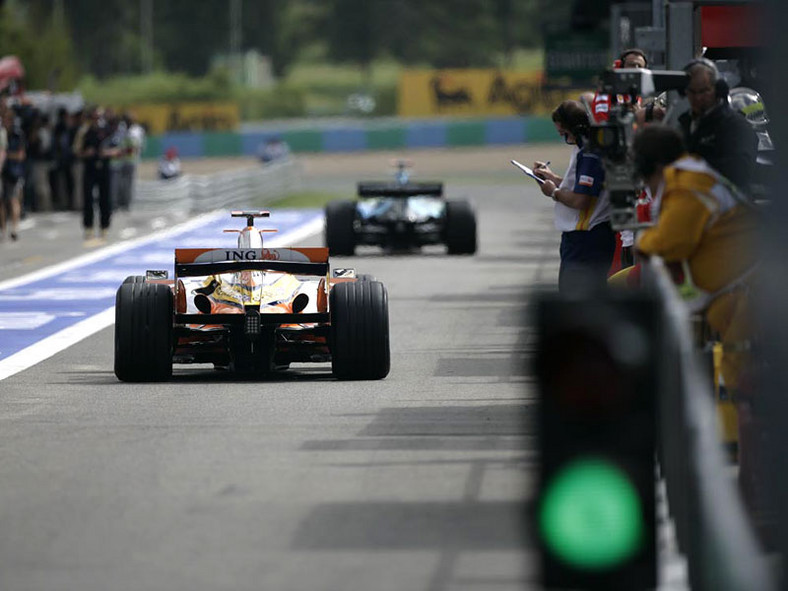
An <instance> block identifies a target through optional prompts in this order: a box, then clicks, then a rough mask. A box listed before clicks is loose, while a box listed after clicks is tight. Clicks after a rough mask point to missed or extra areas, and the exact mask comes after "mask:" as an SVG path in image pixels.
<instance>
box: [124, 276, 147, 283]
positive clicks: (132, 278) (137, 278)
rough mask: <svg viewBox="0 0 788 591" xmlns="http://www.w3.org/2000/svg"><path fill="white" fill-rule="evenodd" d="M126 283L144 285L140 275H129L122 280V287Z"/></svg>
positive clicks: (142, 277) (143, 278)
mask: <svg viewBox="0 0 788 591" xmlns="http://www.w3.org/2000/svg"><path fill="white" fill-rule="evenodd" d="M127 283H145V277H144V276H142V275H129V276H128V277H126V278H125V279H124V280H123V285H126V284H127Z"/></svg>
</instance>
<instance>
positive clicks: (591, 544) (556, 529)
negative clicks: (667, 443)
mask: <svg viewBox="0 0 788 591" xmlns="http://www.w3.org/2000/svg"><path fill="white" fill-rule="evenodd" d="M644 529H645V528H644V524H643V517H642V512H641V504H640V499H639V497H638V494H637V491H636V490H635V487H634V486H633V485H632V483H631V482H630V480H629V478H628V477H627V475H626V474H625V473H624V472H623V471H622V470H621V469H620V468H619V467H618V466H616V465H615V464H613V463H611V462H609V461H606V460H604V459H601V458H597V457H586V458H583V459H580V460H576V461H574V462H573V463H571V464H569V465H568V466H566V467H565V468H563V469H562V470H560V471H559V472H558V473H557V474H556V475H555V477H554V478H553V479H552V481H551V482H549V483H548V484H547V486H546V488H545V490H544V494H543V496H542V502H541V506H540V511H539V531H540V534H541V538H542V540H543V541H544V542H545V544H546V545H547V546H548V548H549V549H550V551H551V552H552V553H553V554H554V555H555V556H556V557H557V558H558V559H559V560H561V561H562V562H565V563H567V564H569V565H572V566H574V567H577V568H582V569H586V570H590V571H600V570H605V569H608V568H612V567H615V566H617V565H619V564H621V563H622V562H624V561H626V560H627V559H629V558H631V557H632V556H633V555H634V554H636V553H637V552H638V551H639V550H640V549H641V547H642V545H643V541H644Z"/></svg>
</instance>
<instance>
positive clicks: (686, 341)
mask: <svg viewBox="0 0 788 591" xmlns="http://www.w3.org/2000/svg"><path fill="white" fill-rule="evenodd" d="M644 277H645V279H646V281H647V284H648V285H649V287H651V288H652V289H655V290H656V291H657V293H659V296H660V300H661V301H662V303H663V310H662V315H663V318H662V327H663V335H662V337H663V339H664V347H663V348H662V350H663V354H662V356H661V359H660V363H661V368H660V376H661V379H662V383H661V384H660V396H659V403H658V405H659V407H658V413H659V420H658V425H659V427H658V428H659V445H658V461H659V467H660V472H661V475H662V477H663V478H664V480H665V485H666V489H667V498H668V504H669V508H670V514H671V516H672V517H673V519H674V522H675V526H676V537H677V539H678V545H679V549H680V550H681V552H682V553H683V554H684V556H686V558H687V565H688V569H689V583H690V586H691V588H692V589H695V590H700V591H705V590H709V591H711V590H714V591H726V590H730V591H739V590H741V589H749V590H753V591H754V590H758V591H767V590H769V591H770V590H772V589H776V588H777V584H776V582H775V577H774V574H773V573H772V572H771V571H770V570H769V567H768V564H767V561H766V559H765V557H764V555H763V553H762V551H761V549H760V547H759V544H758V542H757V541H756V538H755V534H754V532H753V528H752V526H751V525H750V523H749V521H748V518H747V516H746V513H745V509H744V505H743V503H742V500H741V497H740V496H739V493H738V490H737V488H736V486H735V482H734V479H733V478H732V476H731V475H730V471H729V470H728V468H727V465H726V460H725V457H724V454H723V450H722V446H721V443H720V440H719V437H718V434H717V427H716V422H715V421H716V413H715V409H714V402H713V397H712V392H713V389H712V384H711V380H710V378H711V376H710V375H708V369H707V367H708V366H707V364H706V363H704V362H703V361H702V360H701V359H700V355H699V353H698V351H697V349H696V347H695V346H694V341H693V338H692V334H691V326H692V325H691V318H690V314H689V312H688V310H687V308H686V306H685V305H684V303H683V302H682V301H681V299H680V298H679V296H678V294H677V292H676V289H675V286H674V284H673V282H672V281H671V279H670V276H669V274H668V272H667V270H666V268H665V265H664V263H663V262H662V261H661V260H660V259H658V258H654V259H652V260H651V263H650V264H649V265H648V266H647V271H646V272H645V273H644Z"/></svg>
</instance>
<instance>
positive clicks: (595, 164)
mask: <svg viewBox="0 0 788 591" xmlns="http://www.w3.org/2000/svg"><path fill="white" fill-rule="evenodd" d="M552 119H553V123H554V124H555V128H556V131H558V133H559V134H560V135H561V136H562V137H563V138H564V141H565V142H566V143H567V144H570V145H573V146H574V148H573V150H572V157H571V160H570V163H569V167H568V168H567V171H566V174H565V175H564V176H563V178H562V177H560V176H558V175H557V174H555V173H554V172H553V171H551V170H550V168H549V167H548V166H546V164H545V163H544V162H535V163H534V173H535V174H536V175H537V176H539V177H541V178H543V179H545V182H544V183H543V184H542V185H541V190H542V193H543V194H544V195H545V196H547V197H550V198H551V199H553V201H554V202H555V206H554V221H555V227H556V229H558V230H560V231H561V250H560V253H561V268H560V270H559V275H558V289H559V291H561V292H565V293H570V292H574V291H576V290H577V289H586V288H592V289H601V288H604V286H605V284H606V281H607V272H608V269H609V268H610V263H611V262H612V260H613V254H614V252H615V249H616V239H615V233H614V232H613V230H612V228H611V227H610V199H609V196H608V193H607V191H605V190H604V181H605V170H604V168H603V166H602V161H601V160H600V159H599V157H598V156H597V155H596V154H593V153H590V152H589V151H588V150H587V149H586V148H585V146H584V141H585V138H586V136H587V134H588V129H589V121H588V114H587V112H586V110H585V108H584V107H583V105H582V104H580V103H579V102H578V101H573V100H567V101H564V102H562V103H561V104H560V105H558V107H557V108H556V109H555V111H553V115H552Z"/></svg>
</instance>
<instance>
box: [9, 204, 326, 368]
mask: <svg viewBox="0 0 788 591" xmlns="http://www.w3.org/2000/svg"><path fill="white" fill-rule="evenodd" d="M218 215H219V214H218V213H213V214H207V215H205V216H200V217H199V218H196V219H195V220H192V221H191V222H187V223H185V224H181V225H179V226H176V227H174V228H171V229H170V230H167V231H165V232H159V233H157V234H154V235H151V236H146V237H145V238H140V239H137V240H134V241H127V242H121V243H118V244H113V245H112V246H109V247H107V248H104V249H102V250H101V251H97V252H93V253H90V254H89V255H85V256H81V257H78V258H76V259H72V260H70V261H66V262H64V263H60V264H57V265H53V266H51V267H47V268H46V269H41V270H40V271H36V272H33V273H30V274H28V275H25V276H23V277H19V278H18V279H10V280H8V281H4V282H2V283H0V289H7V288H9V287H16V286H18V285H20V284H24V283H28V282H31V281H36V280H38V279H42V278H45V277H51V276H52V275H55V274H57V273H59V272H61V271H67V270H70V269H73V268H74V267H77V266H79V265H81V264H86V263H90V262H93V261H94V260H97V259H101V258H102V256H105V255H107V254H111V253H113V252H117V251H119V250H124V251H125V250H128V249H129V248H130V247H132V246H138V245H140V244H145V243H146V242H152V241H154V240H158V239H161V238H165V237H166V236H168V235H169V234H172V233H176V232H180V231H183V230H187V229H189V228H191V227H194V226H195V225H199V223H205V222H206V221H207V220H208V219H210V218H211V217H212V216H218ZM221 215H227V214H226V212H222V213H221ZM198 220H199V223H198ZM323 223H324V222H323V219H322V218H317V219H315V220H314V221H312V222H310V223H309V224H306V225H304V226H300V227H298V228H296V229H294V230H292V231H290V232H287V233H285V234H281V235H277V236H276V237H275V238H270V239H268V240H267V242H268V244H269V245H270V246H271V247H274V248H275V247H277V246H280V245H286V244H287V245H290V244H294V243H295V242H297V241H298V240H302V239H304V238H306V237H308V236H311V235H313V234H316V233H317V232H320V231H321V230H322V228H323ZM99 253H101V254H102V256H96V255H97V254H99ZM114 323H115V307H114V306H113V307H111V308H107V309H106V310H104V311H103V312H100V313H98V314H96V315H95V316H91V317H90V318H86V319H85V320H82V321H80V322H78V323H76V324H74V325H72V326H69V327H68V328H64V329H63V330H61V331H60V332H57V333H55V334H53V335H50V336H48V337H47V338H45V339H43V340H41V341H39V342H37V343H35V344H34V345H30V346H29V347H27V348H25V349H22V350H21V351H19V352H18V353H15V354H13V355H11V356H10V357H8V358H6V359H3V360H2V361H0V381H2V380H4V379H6V378H7V377H10V376H12V375H14V374H16V373H19V372H20V371H24V370H25V369H28V368H30V367H32V366H33V365H35V364H36V363H40V362H41V361H44V360H45V359H49V358H50V357H52V356H53V355H55V354H56V353H59V352H60V351H63V350H64V349H67V348H68V347H71V346H72V345H75V344H76V343H78V342H79V341H81V340H83V339H86V338H87V337H89V336H91V335H93V334H95V333H97V332H98V331H100V330H103V329H105V328H107V327H108V326H111V325H112V324H114Z"/></svg>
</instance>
